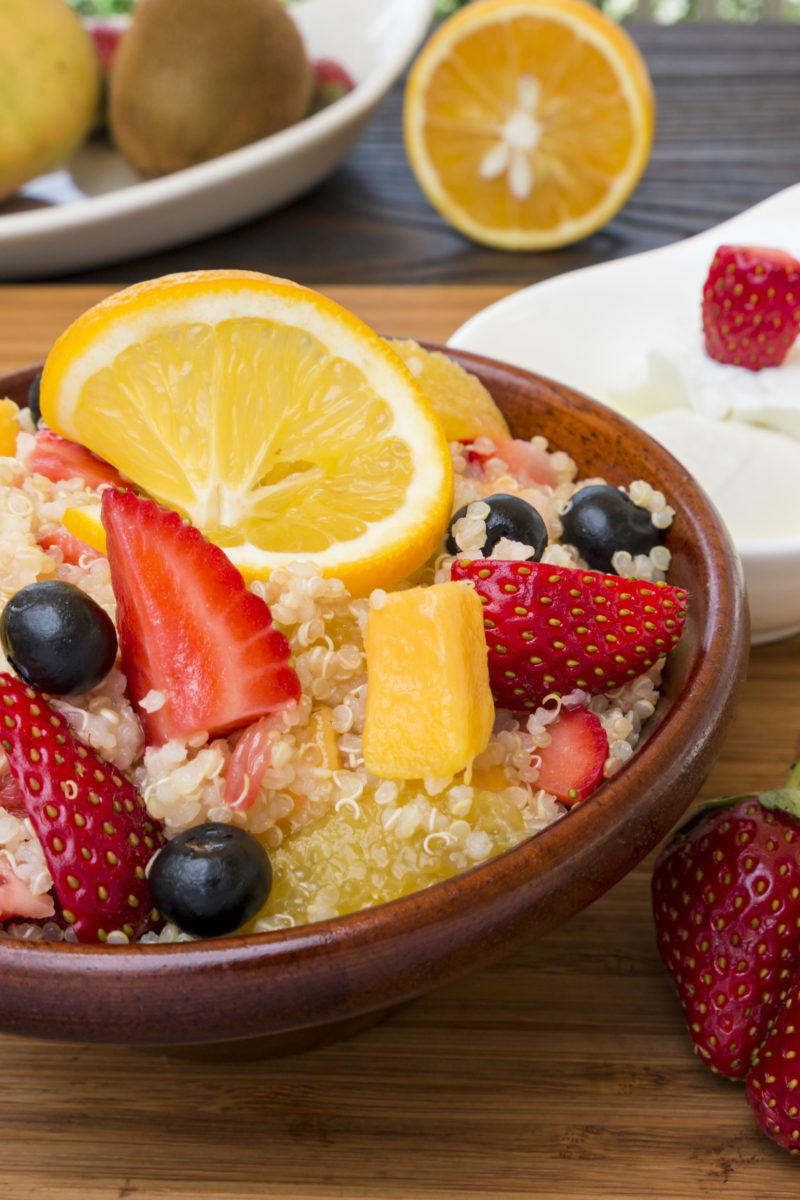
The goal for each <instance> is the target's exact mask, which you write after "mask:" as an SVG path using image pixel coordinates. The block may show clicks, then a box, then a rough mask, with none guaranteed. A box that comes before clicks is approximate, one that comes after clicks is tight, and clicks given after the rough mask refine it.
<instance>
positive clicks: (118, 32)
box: [85, 17, 125, 75]
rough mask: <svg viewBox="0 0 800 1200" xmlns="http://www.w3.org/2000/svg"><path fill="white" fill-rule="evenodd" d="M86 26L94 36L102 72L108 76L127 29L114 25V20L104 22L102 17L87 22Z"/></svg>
mask: <svg viewBox="0 0 800 1200" xmlns="http://www.w3.org/2000/svg"><path fill="white" fill-rule="evenodd" d="M85 24H86V28H87V30H88V31H89V33H90V34H91V35H92V40H93V42H94V45H95V49H96V51H97V57H98V58H99V60H100V70H101V71H102V72H103V74H104V75H108V73H109V71H110V70H111V65H112V63H113V61H114V57H115V55H116V53H117V49H118V48H119V43H120V39H121V38H122V35H123V34H124V32H125V28H124V26H121V25H119V24H116V23H114V21H113V20H111V21H108V20H105V21H104V20H103V19H102V17H98V18H95V19H93V20H89V21H86V23H85Z"/></svg>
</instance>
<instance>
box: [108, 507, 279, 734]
mask: <svg viewBox="0 0 800 1200" xmlns="http://www.w3.org/2000/svg"><path fill="white" fill-rule="evenodd" d="M102 520H103V525H104V527H105V531H106V539H107V551H108V561H109V566H110V569H111V586H112V588H113V591H114V595H115V596H116V600H117V628H118V632H119V644H120V653H121V658H122V669H123V672H124V673H125V675H126V676H127V679H128V690H129V694H130V697H131V699H132V701H133V703H134V705H135V706H136V707H137V709H138V711H139V715H140V717H141V720H142V724H143V726H144V730H145V735H146V737H147V739H148V741H149V742H156V743H159V744H160V743H163V742H166V741H168V740H169V739H170V738H185V737H187V736H189V735H190V734H193V733H197V732H198V731H200V730H206V731H207V732H208V733H209V734H224V733H229V732H230V731H232V730H234V729H238V728H240V727H241V726H243V725H249V724H250V723H251V722H253V721H255V720H257V718H258V717H262V716H266V715H267V714H268V713H272V712H279V711H282V710H283V709H285V708H286V707H287V706H288V705H290V704H294V703H296V702H297V701H298V700H299V698H300V682H299V680H298V678H297V675H296V673H295V671H294V669H293V668H292V667H291V666H290V664H289V653H290V650H289V642H288V641H287V639H286V637H285V636H284V634H282V633H280V632H279V631H278V630H277V629H275V628H274V626H273V624H272V615H271V613H270V611H269V608H268V606H267V605H266V604H265V603H264V601H263V600H262V599H261V598H260V597H259V596H256V595H254V593H253V592H250V591H248V590H247V587H246V585H245V582H244V579H243V578H242V576H241V575H240V573H239V571H237V569H236V567H234V565H233V564H232V563H231V561H230V559H229V558H228V557H227V556H226V555H225V553H224V552H223V551H222V550H220V548H219V547H218V546H215V545H213V544H212V543H211V542H209V541H207V540H206V539H205V538H204V537H203V535H202V534H201V533H200V531H199V530H197V529H194V528H193V527H192V526H191V525H187V524H185V523H184V521H183V520H182V519H181V518H180V516H179V515H178V514H177V513H176V512H171V511H169V510H167V509H165V508H161V507H159V505H157V504H156V503H155V502H154V501H153V500H149V499H147V498H144V497H140V496H136V495H135V494H134V493H133V492H123V491H118V490H116V489H115V488H108V489H106V491H105V492H104V493H103V502H102ZM151 691H155V692H158V693H161V694H162V695H163V697H164V703H163V705H162V706H161V707H159V708H157V709H155V710H154V711H149V710H148V706H147V705H143V704H142V701H143V700H144V699H145V697H146V696H147V694H148V693H149V692H151Z"/></svg>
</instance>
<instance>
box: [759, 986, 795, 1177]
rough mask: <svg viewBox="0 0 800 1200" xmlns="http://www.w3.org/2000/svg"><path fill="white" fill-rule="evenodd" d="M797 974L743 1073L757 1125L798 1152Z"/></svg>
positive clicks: (791, 1150) (783, 1144)
mask: <svg viewBox="0 0 800 1200" xmlns="http://www.w3.org/2000/svg"><path fill="white" fill-rule="evenodd" d="M799 1064H800V975H795V977H794V979H793V980H792V982H791V984H790V986H789V987H788V989H787V990H786V993H785V995H784V997H783V999H782V1000H781V1001H780V1003H779V1005H778V1007H777V1010H776V1013H775V1015H774V1016H773V1018H772V1020H771V1022H770V1027H769V1032H768V1034H767V1036H766V1038H765V1039H764V1041H763V1043H762V1045H761V1046H760V1047H759V1048H758V1049H757V1050H756V1052H755V1055H754V1060H753V1065H752V1067H751V1069H750V1073H749V1075H748V1076H747V1099H748V1100H749V1101H750V1104H751V1106H752V1108H753V1111H754V1113H755V1115H756V1121H757V1122H758V1125H759V1128H760V1129H761V1130H762V1131H763V1132H764V1133H765V1134H766V1135H767V1137H770V1138H772V1140H773V1141H775V1142H777V1143H778V1145H779V1146H782V1147H783V1149H784V1150H788V1151H789V1153H790V1154H800V1098H798V1086H800V1065H799Z"/></svg>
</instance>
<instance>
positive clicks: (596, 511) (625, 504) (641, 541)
mask: <svg viewBox="0 0 800 1200" xmlns="http://www.w3.org/2000/svg"><path fill="white" fill-rule="evenodd" d="M561 524H562V526H563V535H562V539H561V540H562V541H564V542H566V543H567V544H568V545H570V546H574V547H575V549H576V550H577V551H578V553H579V554H580V556H581V558H582V559H583V560H584V562H586V563H587V564H588V566H590V567H591V568H592V569H593V570H595V571H604V572H605V573H606V574H607V575H616V574H618V572H617V571H615V569H614V564H613V561H612V560H613V558H614V555H615V554H616V553H617V551H618V550H626V551H627V552H628V553H629V554H631V555H636V554H649V553H650V551H651V550H652V549H653V547H654V546H657V545H658V544H659V543H660V541H661V532H660V530H658V529H656V527H655V525H654V524H653V518H652V516H651V514H650V512H649V511H648V509H646V508H642V507H640V506H639V505H638V504H634V502H633V501H632V500H631V498H630V496H628V495H627V494H626V493H625V492H623V491H620V489H619V488H615V487H611V485H610V484H607V483H595V484H590V485H589V487H585V488H581V490H580V491H578V492H576V493H575V495H574V496H573V497H572V499H571V500H570V501H569V504H568V506H567V508H566V510H565V511H564V512H563V513H562V514H561Z"/></svg>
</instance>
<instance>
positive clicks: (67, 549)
mask: <svg viewBox="0 0 800 1200" xmlns="http://www.w3.org/2000/svg"><path fill="white" fill-rule="evenodd" d="M36 541H37V543H38V545H40V546H41V547H42V549H43V550H52V549H58V550H60V551H61V557H62V559H63V561H64V562H66V563H71V564H72V565H73V566H79V565H80V564H81V563H88V562H92V561H93V560H94V559H95V558H103V555H102V554H101V553H100V551H99V550H95V549H94V547H93V546H89V545H88V544H87V543H86V542H83V541H81V539H80V538H79V537H76V536H75V534H74V533H70V531H69V530H68V529H65V528H64V526H63V525H59V526H58V527H57V528H56V529H53V530H52V531H51V532H50V533H46V534H44V535H41V536H39V537H37V539H36Z"/></svg>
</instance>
